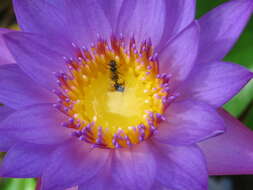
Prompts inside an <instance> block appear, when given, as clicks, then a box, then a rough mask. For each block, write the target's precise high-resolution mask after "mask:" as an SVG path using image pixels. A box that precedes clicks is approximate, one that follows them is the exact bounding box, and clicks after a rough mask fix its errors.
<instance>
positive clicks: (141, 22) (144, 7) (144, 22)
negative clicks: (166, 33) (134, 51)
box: [116, 0, 166, 46]
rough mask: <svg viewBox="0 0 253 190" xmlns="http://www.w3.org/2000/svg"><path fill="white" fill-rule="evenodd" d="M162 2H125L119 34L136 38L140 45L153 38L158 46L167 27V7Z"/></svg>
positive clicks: (131, 0)
mask: <svg viewBox="0 0 253 190" xmlns="http://www.w3.org/2000/svg"><path fill="white" fill-rule="evenodd" d="M165 4H166V3H165V1H162V0H149V1H144V0H138V1H136V0H129V1H124V3H123V5H122V8H121V10H120V14H119V19H118V25H117V31H116V33H117V34H120V33H122V34H123V35H126V36H127V37H132V35H134V36H135V39H137V40H138V43H140V42H142V41H143V40H147V39H149V38H151V40H152V43H153V44H154V46H156V45H157V44H158V43H159V42H160V40H161V37H162V34H163V30H164V26H165V24H164V23H165V14H166V9H165V7H166V5H165Z"/></svg>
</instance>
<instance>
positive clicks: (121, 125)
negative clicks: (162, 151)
mask: <svg viewBox="0 0 253 190" xmlns="http://www.w3.org/2000/svg"><path fill="white" fill-rule="evenodd" d="M66 62H67V68H68V69H67V71H66V72H65V73H59V74H57V78H58V84H59V86H60V90H59V91H56V94H57V95H58V97H59V103H58V104H56V105H57V107H58V109H59V110H60V111H62V112H64V113H65V114H67V115H68V116H69V118H70V119H69V121H67V122H65V123H64V124H63V125H64V126H65V127H70V128H74V129H76V131H75V132H74V134H73V135H74V136H76V137H78V138H79V139H80V140H83V141H86V142H88V143H91V144H94V145H96V146H98V147H101V148H120V147H128V146H131V145H134V144H138V143H140V142H142V141H144V140H145V139H147V138H149V137H150V136H152V134H153V133H154V132H155V131H156V129H157V127H158V124H159V122H161V120H162V119H163V116H162V114H163V113H164V110H165V109H166V107H167V105H168V103H169V100H170V99H173V96H169V85H168V82H169V76H168V75H165V74H159V73H158V60H157V57H156V56H155V55H154V54H153V48H152V45H151V42H150V41H144V42H143V43H141V44H140V45H139V48H137V45H136V43H135V40H134V39H133V38H132V39H131V40H129V42H127V41H126V40H125V39H123V38H119V39H118V38H116V37H111V40H110V43H108V42H107V41H106V40H102V39H99V40H98V42H97V43H96V45H93V46H92V47H91V48H90V49H85V48H82V49H79V51H78V53H77V58H76V59H66Z"/></svg>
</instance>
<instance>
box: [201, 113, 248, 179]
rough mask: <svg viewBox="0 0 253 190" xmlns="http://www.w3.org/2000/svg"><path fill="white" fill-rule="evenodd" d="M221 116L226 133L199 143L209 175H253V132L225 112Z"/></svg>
mask: <svg viewBox="0 0 253 190" xmlns="http://www.w3.org/2000/svg"><path fill="white" fill-rule="evenodd" d="M220 115H221V116H222V117H223V118H224V120H225V123H226V127H227V130H226V132H225V133H224V134H222V135H219V136H217V137H214V138H211V139H208V140H207V141H204V142H201V143H199V145H200V147H201V149H202V150H203V151H204V154H205V157H206V160H207V166H208V172H209V175H233V174H237V175H238V174H253V146H252V145H253V132H252V131H251V130H250V129H248V128H247V127H246V126H244V125H243V124H242V123H241V122H240V121H238V120H237V119H235V118H234V117H232V116H231V115H230V114H228V113H227V112H225V111H224V110H220Z"/></svg>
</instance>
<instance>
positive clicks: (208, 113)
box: [154, 101, 224, 145]
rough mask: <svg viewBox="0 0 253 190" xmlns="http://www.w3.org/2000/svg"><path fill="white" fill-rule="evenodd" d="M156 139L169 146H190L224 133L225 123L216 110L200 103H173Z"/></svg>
mask: <svg viewBox="0 0 253 190" xmlns="http://www.w3.org/2000/svg"><path fill="white" fill-rule="evenodd" d="M165 117H166V121H164V122H163V123H162V124H161V125H160V126H159V128H158V132H157V134H156V135H155V136H154V139H155V140H157V141H159V142H163V143H168V144H174V145H180V144H181V145H189V144H194V143H196V142H199V141H202V140H205V139H206V138H210V137H212V136H215V135H217V134H220V133H223V132H224V122H223V119H222V118H221V117H220V116H219V114H218V113H217V112H216V110H215V109H214V108H212V107H211V106H209V105H208V104H205V103H203V102H199V101H184V102H178V103H173V104H171V105H170V106H169V108H168V109H167V112H166V115H165Z"/></svg>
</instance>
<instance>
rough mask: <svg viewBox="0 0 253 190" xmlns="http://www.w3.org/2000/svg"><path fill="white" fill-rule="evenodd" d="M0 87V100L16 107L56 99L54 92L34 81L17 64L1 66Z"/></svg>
mask: <svg viewBox="0 0 253 190" xmlns="http://www.w3.org/2000/svg"><path fill="white" fill-rule="evenodd" d="M0 89H1V91H0V102H2V103H4V104H5V105H8V106H9V107H12V108H14V109H20V108H22V107H25V106H29V105H32V104H39V103H49V102H53V101H55V100H54V97H53V95H52V93H50V92H49V91H47V90H45V89H43V88H42V87H40V86H38V84H36V83H35V82H33V81H32V80H31V79H30V78H29V77H28V76H27V75H26V74H25V73H24V72H23V71H22V70H21V69H20V68H19V67H18V65H17V64H8V65H1V66H0ZM0 117H1V116H0Z"/></svg>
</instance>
